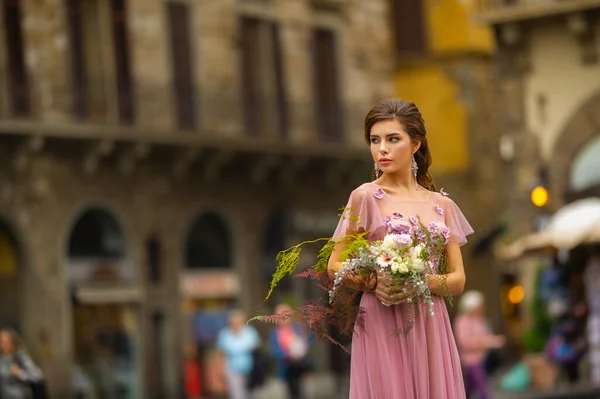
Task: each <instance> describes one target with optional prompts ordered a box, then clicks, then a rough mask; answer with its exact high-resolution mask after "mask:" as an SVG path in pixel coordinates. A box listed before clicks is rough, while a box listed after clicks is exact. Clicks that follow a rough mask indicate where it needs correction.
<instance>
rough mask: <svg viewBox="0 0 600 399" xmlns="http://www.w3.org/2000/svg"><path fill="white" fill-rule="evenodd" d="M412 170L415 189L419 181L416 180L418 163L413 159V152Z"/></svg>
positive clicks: (417, 187)
mask: <svg viewBox="0 0 600 399" xmlns="http://www.w3.org/2000/svg"><path fill="white" fill-rule="evenodd" d="M411 169H412V172H413V176H414V177H415V189H417V190H418V189H419V182H418V181H417V171H418V170H419V165H417V161H416V160H415V155H414V154H413V160H412V167H411Z"/></svg>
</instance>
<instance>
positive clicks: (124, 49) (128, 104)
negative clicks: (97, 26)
mask: <svg viewBox="0 0 600 399" xmlns="http://www.w3.org/2000/svg"><path fill="white" fill-rule="evenodd" d="M111 11H112V12H111V14H112V27H113V41H114V44H113V46H114V55H115V70H116V83H117V98H118V106H119V111H118V114H119V121H121V122H123V123H132V122H133V83H132V80H131V71H130V65H129V38H128V35H127V12H126V9H125V0H112V1H111Z"/></svg>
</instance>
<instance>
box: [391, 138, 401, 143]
mask: <svg viewBox="0 0 600 399" xmlns="http://www.w3.org/2000/svg"><path fill="white" fill-rule="evenodd" d="M398 141H400V139H399V138H398V137H391V138H390V143H396V142H398Z"/></svg>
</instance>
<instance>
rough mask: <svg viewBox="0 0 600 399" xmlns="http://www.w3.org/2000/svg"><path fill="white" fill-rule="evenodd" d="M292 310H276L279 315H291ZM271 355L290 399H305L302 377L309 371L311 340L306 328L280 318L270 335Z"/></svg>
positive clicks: (282, 307) (286, 307)
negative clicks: (308, 356) (308, 355)
mask: <svg viewBox="0 0 600 399" xmlns="http://www.w3.org/2000/svg"><path fill="white" fill-rule="evenodd" d="M291 312H292V308H291V307H290V306H289V305H287V304H280V305H278V306H277V307H276V308H275V313H276V314H277V315H280V316H281V315H285V314H286V313H287V314H289V315H291ZM269 346H270V348H271V354H272V355H273V357H274V358H275V361H276V363H277V375H278V376H279V377H280V378H282V379H283V380H284V381H285V383H286V385H287V389H288V393H289V397H290V399H303V398H304V392H303V387H302V377H303V375H304V374H305V373H306V372H307V371H308V369H309V364H308V358H307V354H308V349H309V339H308V334H307V331H306V329H305V328H303V327H302V326H301V325H300V324H298V323H294V321H293V320H292V319H291V317H284V318H280V319H279V321H278V323H277V326H276V327H274V328H273V329H272V330H271V332H270V335H269Z"/></svg>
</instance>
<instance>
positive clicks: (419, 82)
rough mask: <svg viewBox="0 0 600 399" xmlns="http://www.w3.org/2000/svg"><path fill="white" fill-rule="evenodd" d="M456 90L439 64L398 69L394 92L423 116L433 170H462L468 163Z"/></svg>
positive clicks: (463, 120) (464, 120)
mask: <svg viewBox="0 0 600 399" xmlns="http://www.w3.org/2000/svg"><path fill="white" fill-rule="evenodd" d="M457 90H458V89H457V87H456V84H455V83H454V81H452V80H451V79H450V78H449V77H447V76H446V75H445V72H444V65H443V64H442V65H436V63H432V64H429V65H419V66H414V67H404V68H402V69H401V70H400V71H399V72H398V77H397V80H396V93H398V96H399V97H400V98H402V99H404V100H410V101H413V102H414V103H415V104H416V105H417V107H419V110H420V111H421V113H422V114H423V118H424V119H425V126H426V128H427V137H428V142H429V145H430V148H431V152H432V156H433V164H432V165H431V171H432V172H434V173H448V172H457V171H462V170H464V169H466V168H467V166H468V149H467V141H466V140H467V137H466V130H467V126H466V124H467V116H466V110H465V108H464V107H463V105H462V104H461V103H460V102H459V101H458V97H457Z"/></svg>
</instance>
